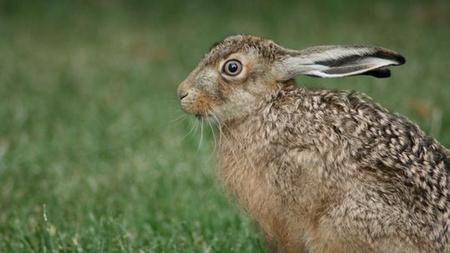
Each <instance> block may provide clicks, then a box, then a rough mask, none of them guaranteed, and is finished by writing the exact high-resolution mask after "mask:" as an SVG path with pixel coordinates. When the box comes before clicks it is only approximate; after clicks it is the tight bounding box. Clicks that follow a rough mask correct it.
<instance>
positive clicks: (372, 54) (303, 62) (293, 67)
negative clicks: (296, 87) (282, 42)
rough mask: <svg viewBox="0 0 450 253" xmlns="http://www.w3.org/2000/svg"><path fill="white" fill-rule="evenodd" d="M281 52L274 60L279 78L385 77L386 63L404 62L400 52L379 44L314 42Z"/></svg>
mask: <svg viewBox="0 0 450 253" xmlns="http://www.w3.org/2000/svg"><path fill="white" fill-rule="evenodd" d="M285 52H286V54H285V55H284V57H282V58H281V60H280V61H279V62H277V63H276V71H277V73H278V75H279V76H278V78H279V80H288V79H291V78H293V77H294V76H296V75H308V76H316V77H344V76H353V75H371V76H375V77H389V76H390V71H389V69H388V68H387V67H388V66H393V65H401V64H403V63H405V58H404V57H403V56H401V55H400V54H398V53H396V52H393V51H391V50H388V49H384V48H379V47H365V46H317V47H312V48H307V49H304V50H301V51H294V50H286V51H285Z"/></svg>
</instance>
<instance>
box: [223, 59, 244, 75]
mask: <svg viewBox="0 0 450 253" xmlns="http://www.w3.org/2000/svg"><path fill="white" fill-rule="evenodd" d="M222 71H223V73H225V74H227V75H229V76H236V75H238V74H239V73H241V71H242V63H241V62H240V61H238V60H229V61H227V62H225V64H224V65H223V68H222Z"/></svg>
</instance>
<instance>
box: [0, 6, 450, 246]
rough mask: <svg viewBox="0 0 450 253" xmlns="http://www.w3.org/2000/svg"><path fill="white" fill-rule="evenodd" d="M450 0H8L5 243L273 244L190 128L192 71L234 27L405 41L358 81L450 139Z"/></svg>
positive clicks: (1, 11)
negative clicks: (185, 98)
mask: <svg viewBox="0 0 450 253" xmlns="http://www.w3.org/2000/svg"><path fill="white" fill-rule="evenodd" d="M448 13H450V4H449V3H448V1H428V2H427V3H423V2H422V1H409V2H407V1H397V2H395V3H393V2H392V1H377V2H374V3H372V5H362V4H360V3H359V1H356V0H355V1H347V2H345V3H344V4H342V2H341V1H333V0H328V1H323V2H322V3H320V4H310V3H295V2H294V1H287V2H286V3H284V4H283V5H281V4H278V5H277V6H272V5H270V4H269V3H266V2H261V3H256V2H251V1H249V2H245V3H242V2H238V1H230V2H221V3H220V4H213V3H210V2H208V1H193V2H191V3H189V4H179V3H177V2H176V1H174V0H168V1H165V2H164V3H163V4H161V3H159V4H157V3H151V2H149V3H141V2H139V1H128V2H126V3H125V2H123V3H122V2H119V1H96V2H95V1H85V2H83V1H80V2H74V1H51V0H48V1H40V2H39V3H33V2H23V1H22V2H18V1H0V122H1V124H0V252H263V251H264V250H265V244H264V242H263V240H262V236H261V235H260V234H259V233H258V232H257V230H256V229H255V228H254V226H253V225H252V223H251V221H250V220H249V219H247V218H246V217H245V215H243V214H242V213H241V212H240V211H239V210H238V208H237V207H235V205H234V204H233V203H232V202H230V201H229V200H228V199H227V197H226V196H225V194H224V193H223V191H222V189H221V188H220V186H219V185H218V184H217V183H216V181H215V179H214V159H213V158H212V150H213V144H212V135H211V132H210V131H209V130H205V131H204V132H205V138H204V141H203V142H202V143H201V144H199V136H200V134H199V130H198V129H197V131H192V132H191V134H188V132H189V130H190V129H191V127H192V126H195V125H196V124H198V122H197V121H195V120H194V119H191V118H188V117H184V116H183V115H184V114H183V113H182V112H181V111H180V109H179V105H178V102H177V99H176V97H175V89H176V87H177V85H178V83H179V82H180V81H181V80H183V78H184V77H185V76H186V75H187V74H188V73H189V71H190V70H191V69H193V68H194V66H195V64H196V63H197V62H198V60H199V59H200V57H201V56H202V55H203V54H204V53H205V52H206V50H207V48H208V47H209V45H210V44H212V43H213V42H215V41H217V40H219V39H222V38H223V37H224V36H225V35H228V34H233V33H251V34H257V35H262V36H265V37H270V38H273V39H274V40H275V41H277V42H279V43H281V44H283V45H286V46H288V47H291V48H303V47H306V46H309V45H316V44H337V43H369V44H377V45H382V46H385V47H388V48H392V49H395V50H398V51H400V52H402V53H403V54H404V55H405V56H406V57H407V60H408V62H407V64H406V65H404V66H401V67H397V68H395V69H393V77H392V78H390V79H382V80H378V79H372V78H369V77H354V78H345V79H336V80H328V79H327V80H324V79H314V78H307V77H300V78H298V79H299V80H298V81H299V83H301V84H302V85H306V86H310V87H312V86H314V87H316V86H322V87H328V88H338V89H355V90H358V91H362V92H365V93H367V94H368V95H370V96H371V97H373V98H374V99H375V100H377V101H378V102H379V103H381V104H383V105H384V106H386V107H388V108H390V109H391V110H393V111H396V112H399V113H402V114H404V115H406V116H408V117H409V118H411V119H413V120H414V121H416V122H417V123H418V124H419V125H421V127H422V128H423V129H424V130H425V131H427V132H428V133H430V134H431V135H433V136H434V137H435V138H437V139H438V140H439V141H440V142H441V143H443V144H445V145H446V146H447V147H448V146H450V134H449V133H450V106H449V101H450V85H449V81H450V77H449V75H448V74H449V72H448V71H449V69H450V63H449V61H448V59H449V58H450V51H449V50H448V42H449V41H450V30H449V29H448V25H449V24H450V15H449V14H448Z"/></svg>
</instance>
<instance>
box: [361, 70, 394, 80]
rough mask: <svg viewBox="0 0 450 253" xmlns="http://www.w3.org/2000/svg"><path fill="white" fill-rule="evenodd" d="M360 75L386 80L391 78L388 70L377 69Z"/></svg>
mask: <svg viewBox="0 0 450 253" xmlns="http://www.w3.org/2000/svg"><path fill="white" fill-rule="evenodd" d="M361 75H368V76H373V77H376V78H387V77H390V76H391V71H390V70H389V69H388V68H379V69H374V70H371V71H367V72H364V73H362V74H361Z"/></svg>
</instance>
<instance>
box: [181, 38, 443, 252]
mask: <svg viewBox="0 0 450 253" xmlns="http://www.w3.org/2000/svg"><path fill="white" fill-rule="evenodd" d="M404 62H405V60H404V58H403V57H402V56H401V55H399V54H397V53H395V52H393V51H390V50H387V49H383V48H375V47H364V46H319V47H314V48H310V49H306V50H301V51H295V50H289V49H285V48H283V47H281V46H279V45H277V44H275V43H274V42H272V41H270V40H265V39H262V38H258V37H254V36H232V37H229V38H227V39H225V40H224V41H222V42H220V43H218V44H217V45H216V46H214V47H213V48H212V49H211V51H210V52H209V53H208V54H207V55H206V57H205V58H204V59H203V60H202V61H201V62H200V64H199V66H198V67H197V68H196V69H195V70H194V71H193V72H192V73H191V74H190V75H189V77H188V78H187V79H186V80H185V81H184V82H183V83H182V84H181V85H180V86H179V89H178V96H179V97H180V100H181V105H182V108H183V109H184V110H185V111H186V112H189V113H192V114H195V115H197V116H199V117H205V118H209V119H212V120H214V121H215V122H216V123H218V129H219V130H220V131H219V137H218V143H219V148H218V161H219V177H220V179H221V180H222V181H223V183H224V185H225V186H226V188H227V189H228V190H229V192H230V193H231V194H232V195H234V196H235V197H236V199H237V200H238V202H239V203H240V205H241V206H242V207H243V208H244V209H245V210H246V211H247V212H248V213H249V214H250V215H251V216H252V217H253V218H254V219H255V221H256V222H257V223H258V225H259V226H260V227H261V229H262V230H263V231H264V232H265V234H266V236H267V239H268V240H269V241H271V242H272V243H273V244H275V245H276V248H277V249H278V250H280V251H281V252H286V253H290V252H313V253H325V252H328V253H347V252H348V253H352V252H366V253H400V252H404V253H407V252H408V253H409V252H412V253H415V252H424V253H425V252H427V253H428V252H433V253H438V252H445V253H450V228H449V227H450V220H449V219H450V152H449V151H448V150H447V149H445V148H444V147H443V146H441V145H440V144H439V143H438V142H436V141H435V140H434V139H433V138H431V137H428V136H426V134H425V133H424V132H423V131H421V130H420V129H419V128H418V127H417V126H416V125H415V124H413V123H411V122H410V121H409V120H407V119H405V118H403V117H401V116H398V115H395V114H391V113H389V112H388V111H387V110H386V109H384V108H382V107H381V106H379V105H377V104H375V103H373V102H372V101H371V100H370V99H368V98H367V97H365V96H363V95H358V94H355V93H352V92H345V91H328V90H308V89H304V88H296V87H295V86H294V81H293V79H292V78H293V77H294V76H295V75H297V74H305V75H312V76H318V77H342V76H349V75H361V74H363V75H372V76H376V77H387V76H389V74H390V72H389V70H388V69H387V67H388V66H393V65H400V64H403V63H404Z"/></svg>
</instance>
